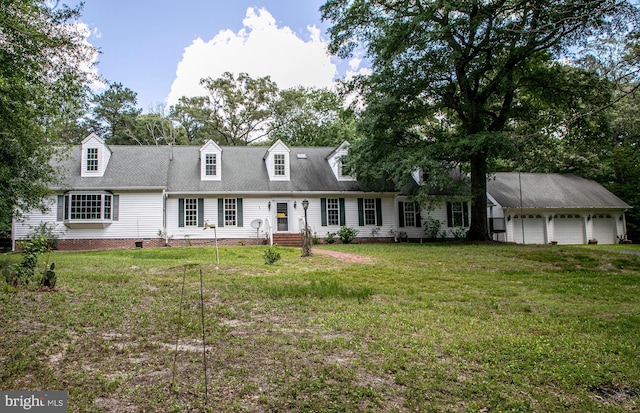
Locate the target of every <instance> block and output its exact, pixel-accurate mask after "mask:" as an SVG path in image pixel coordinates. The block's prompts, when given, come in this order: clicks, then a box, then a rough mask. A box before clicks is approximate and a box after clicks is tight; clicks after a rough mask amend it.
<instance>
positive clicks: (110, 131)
mask: <svg viewBox="0 0 640 413" xmlns="http://www.w3.org/2000/svg"><path fill="white" fill-rule="evenodd" d="M137 96H138V94H137V93H136V92H134V91H133V90H131V89H129V88H127V87H124V86H123V85H122V83H116V82H114V83H111V84H110V85H109V87H108V88H107V90H105V91H104V92H102V93H101V94H99V95H95V96H93V98H92V99H91V102H92V103H93V105H94V107H93V118H92V119H91V122H90V128H91V130H92V131H93V132H95V133H96V134H97V135H100V136H102V137H103V138H105V139H106V141H107V142H108V143H110V144H116V145H122V144H135V143H141V142H139V137H138V136H137V135H136V132H135V124H136V119H137V118H138V116H139V115H140V113H141V112H142V110H141V109H138V108H137V107H136V105H137V101H138V99H137Z"/></svg>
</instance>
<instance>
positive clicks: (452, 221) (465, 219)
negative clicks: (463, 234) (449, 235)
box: [447, 201, 469, 228]
mask: <svg viewBox="0 0 640 413" xmlns="http://www.w3.org/2000/svg"><path fill="white" fill-rule="evenodd" d="M454 205H455V206H459V207H460V208H461V209H460V210H456V209H454ZM457 216H458V217H460V218H461V220H462V221H461V222H460V223H461V224H462V225H456V217H457ZM447 227H449V228H469V203H468V202H464V201H448V202H447Z"/></svg>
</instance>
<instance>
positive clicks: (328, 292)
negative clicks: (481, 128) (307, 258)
mask: <svg viewBox="0 0 640 413" xmlns="http://www.w3.org/2000/svg"><path fill="white" fill-rule="evenodd" d="M266 291H267V293H268V294H269V296H270V297H271V298H273V299H282V298H305V297H313V298H320V299H328V298H355V299H357V300H358V301H359V302H361V301H363V300H365V299H368V298H370V297H371V296H372V295H373V293H374V291H373V288H371V287H346V286H344V285H342V284H341V283H339V282H338V281H337V280H319V281H318V280H311V281H310V282H308V283H302V284H300V283H290V284H278V285H274V286H270V287H267V288H266Z"/></svg>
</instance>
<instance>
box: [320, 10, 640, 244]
mask: <svg viewBox="0 0 640 413" xmlns="http://www.w3.org/2000/svg"><path fill="white" fill-rule="evenodd" d="M321 11H322V16H323V19H325V20H330V21H331V22H332V23H333V26H332V27H331V28H330V33H331V43H330V47H329V49H330V51H331V52H332V53H336V54H338V55H340V56H342V57H348V56H350V55H351V54H352V53H353V51H354V50H355V49H356V47H362V48H363V49H364V50H365V51H366V53H367V55H368V57H369V58H370V59H371V62H372V68H373V73H372V74H371V75H370V76H369V77H368V78H360V79H359V80H358V82H359V83H357V86H358V89H359V90H360V91H361V92H363V94H364V95H365V96H366V99H367V102H368V108H367V111H366V113H365V118H366V119H367V123H366V124H365V125H366V126H368V130H367V131H368V132H369V134H370V136H371V137H372V138H371V139H372V140H373V142H374V143H370V144H369V145H367V146H365V148H364V150H363V151H362V152H363V153H364V154H365V155H368V156H369V160H368V162H367V163H366V164H364V165H362V168H360V171H359V172H360V173H362V174H366V172H367V168H368V170H375V169H379V168H380V165H383V166H385V167H386V168H387V169H388V171H387V172H388V173H389V172H390V173H391V174H392V175H398V176H399V175H401V174H405V175H406V173H407V172H408V171H409V167H410V165H409V163H410V162H420V161H422V162H423V163H424V164H425V167H428V166H429V165H426V164H427V163H429V159H442V160H443V161H449V162H464V163H466V164H467V165H468V168H469V172H470V185H471V203H472V209H471V211H472V212H471V213H472V220H471V227H470V230H469V233H468V239H471V240H486V239H489V234H488V228H487V201H486V179H487V174H488V172H489V167H490V163H491V161H492V160H493V159H496V158H498V157H501V156H505V153H506V152H508V148H509V146H510V145H513V144H515V141H513V140H512V137H513V131H514V127H515V126H516V125H518V124H519V123H522V122H525V121H526V118H525V117H524V115H525V114H527V113H528V114H531V113H532V108H535V107H536V106H537V105H539V103H540V101H539V100H540V99H542V100H543V102H544V104H545V105H548V106H547V107H548V108H552V107H553V106H554V104H555V102H561V105H567V104H568V102H570V101H571V98H572V95H573V94H574V93H573V92H577V95H581V94H583V92H584V90H585V88H590V87H593V86H594V85H593V84H591V85H590V84H589V83H588V81H587V82H586V83H582V84H580V85H578V86H577V87H578V89H576V88H575V87H576V85H575V82H573V84H571V83H567V81H568V80H570V77H568V76H567V74H568V73H569V72H570V70H566V67H565V65H564V64H563V62H562V61H561V59H562V58H564V57H566V55H567V54H568V52H569V51H570V50H571V49H572V48H574V47H577V46H582V45H583V42H585V41H586V40H588V39H589V38H593V37H597V36H600V35H603V34H604V33H606V32H607V31H608V30H625V29H626V27H627V26H626V25H625V23H626V22H627V21H626V19H628V18H630V17H631V16H636V15H637V11H636V9H635V7H633V6H632V5H631V4H630V2H626V1H618V0H537V1H516V0H490V1H481V0H440V1H436V0H403V1H397V0H329V1H327V2H326V3H325V4H324V5H323V6H322V8H321ZM588 78H589V76H584V80H585V81H586V80H588ZM548 83H550V84H553V85H555V86H556V88H555V90H553V89H546V88H547V86H546V84H548ZM578 97H579V96H578ZM571 110H572V111H574V112H577V111H580V110H581V108H580V107H579V106H577V105H576V106H574V107H572V108H571ZM535 116H538V114H536V115H535ZM519 150H520V151H522V150H523V148H519ZM403 154H404V156H403ZM372 165H373V166H376V168H370V167H371V166H372ZM415 166H416V164H414V165H413V168H415ZM359 176H360V174H359Z"/></svg>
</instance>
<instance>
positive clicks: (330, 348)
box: [0, 244, 640, 412]
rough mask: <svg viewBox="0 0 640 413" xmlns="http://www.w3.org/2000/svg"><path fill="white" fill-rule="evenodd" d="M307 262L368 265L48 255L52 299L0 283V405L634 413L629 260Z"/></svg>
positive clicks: (560, 252) (510, 253) (598, 256)
mask: <svg viewBox="0 0 640 413" xmlns="http://www.w3.org/2000/svg"><path fill="white" fill-rule="evenodd" d="M322 248H331V249H335V250H339V251H342V252H347V253H354V254H360V255H363V256H367V257H370V258H371V259H372V261H371V263H365V264H362V263H352V262H346V261H340V260H337V259H335V258H332V257H330V256H324V255H320V254H315V255H314V256H312V257H309V258H300V251H299V250H298V249H288V248H279V251H280V253H281V255H282V259H281V260H280V261H278V262H277V263H275V264H274V265H265V264H264V259H263V253H264V247H249V246H247V247H226V248H221V249H220V262H221V264H220V265H216V264H215V251H214V250H213V249H211V248H191V247H190V248H165V249H144V250H142V249H138V250H127V251H105V252H82V253H55V254H53V258H54V260H55V262H56V272H57V274H58V289H57V291H55V292H29V291H18V292H10V291H9V289H7V288H6V286H4V285H2V284H0V289H1V290H2V291H5V292H3V293H0V322H1V323H2V326H3V334H2V335H1V336H0V365H2V369H0V388H1V389H2V390H10V389H39V390H48V389H51V390H57V389H62V390H68V391H69V394H70V409H69V411H70V412H95V411H108V412H137V411H146V412H183V411H205V412H208V411H211V412H217V411H230V412H242V411H252V412H254V411H258V412H260V411H264V412H271V411H282V412H284V411H291V412H294V411H295V412H298V411H314V412H318V411H353V412H367V411H390V412H393V411H396V412H413V411H421V412H422V411H434V412H436V411H437V412H439V411H452V412H480V411H487V412H488V411H496V412H497V411H516V412H543V411H544V412H546V411H563V412H628V411H637V410H638V409H639V408H640V357H639V356H640V349H639V347H638V343H640V300H639V297H640V291H639V288H640V256H639V255H638V254H639V253H640V249H638V248H637V246H635V245H630V246H601V245H597V246H584V247H564V246H553V247H551V246H540V247H535V246H531V247H523V246H510V245H465V244H455V245H450V244H424V245H418V244H396V245H339V246H327V247H322ZM18 259H19V256H16V255H4V256H0V265H6V264H7V263H9V262H15V261H17V260H18ZM200 271H202V274H203V279H204V282H203V292H204V295H203V301H202V302H201V300H200ZM183 279H184V280H185V282H184V290H183ZM183 291H184V294H182V292H183ZM201 305H204V308H205V311H204V329H205V349H206V364H207V379H208V380H207V388H206V401H205V382H204V363H203V357H202V354H203V343H202V314H201V311H200V309H201ZM176 349H177V351H176ZM174 363H175V364H174ZM174 365H175V370H174Z"/></svg>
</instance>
